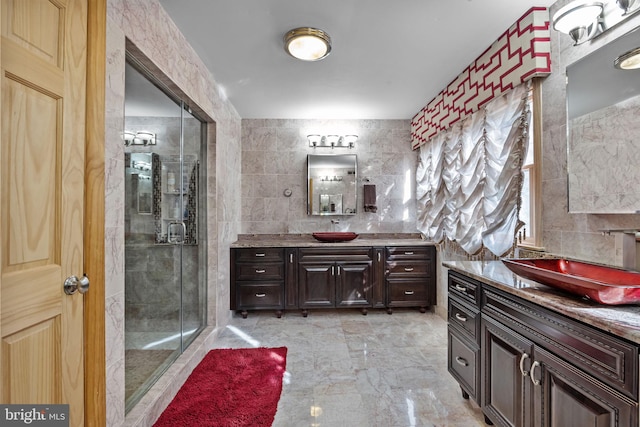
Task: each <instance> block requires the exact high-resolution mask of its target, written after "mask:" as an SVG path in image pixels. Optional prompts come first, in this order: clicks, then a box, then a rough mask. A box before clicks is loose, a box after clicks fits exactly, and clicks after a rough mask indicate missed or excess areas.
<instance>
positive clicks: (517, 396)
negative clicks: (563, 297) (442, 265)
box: [449, 271, 638, 427]
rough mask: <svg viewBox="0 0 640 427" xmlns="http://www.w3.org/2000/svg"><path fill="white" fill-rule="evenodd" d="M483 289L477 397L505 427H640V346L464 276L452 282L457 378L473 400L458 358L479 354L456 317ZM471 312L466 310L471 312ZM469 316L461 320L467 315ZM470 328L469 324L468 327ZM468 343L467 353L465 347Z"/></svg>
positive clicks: (454, 372)
mask: <svg viewBox="0 0 640 427" xmlns="http://www.w3.org/2000/svg"><path fill="white" fill-rule="evenodd" d="M464 283H467V284H472V285H475V286H477V287H478V291H479V292H478V291H476V292H475V294H476V301H477V302H478V304H477V305H476V307H475V308H476V309H480V312H479V315H480V322H479V324H478V325H477V326H476V328H478V329H476V330H477V331H478V332H479V335H478V336H479V340H478V341H477V342H476V343H477V344H479V352H480V362H481V363H480V364H479V365H478V366H477V370H476V375H477V377H478V378H479V379H480V390H479V394H477V395H476V397H479V398H478V399H477V402H478V403H479V405H480V406H481V408H482V411H483V413H484V414H485V418H486V420H487V422H490V423H493V424H495V425H499V426H515V427H519V426H526V427H531V426H557V427H560V426H562V427H584V426H594V427H595V426H625V427H626V426H638V346H637V345H636V344H634V343H630V342H627V341H626V340H623V339H621V338H618V337H616V336H614V335H611V334H609V333H606V332H604V331H601V330H599V329H596V328H594V327H591V326H589V325H586V324H583V323H581V322H578V321H575V320H573V319H570V318H568V317H566V316H564V315H561V314H559V313H556V312H553V311H551V310H547V309H545V308H543V307H541V306H538V305H536V304H533V303H531V302H528V301H525V300H522V299H520V298H518V297H516V296H514V295H511V294H508V293H506V292H503V291H501V290H498V289H495V288H493V287H492V286H490V285H486V284H484V283H480V282H476V281H473V280H472V279H470V278H467V277H466V276H464V275H461V274H459V273H456V272H453V271H451V272H450V276H449V299H450V303H449V331H450V335H449V353H450V357H449V365H450V372H451V373H452V375H453V376H454V377H455V378H456V379H457V380H458V382H459V383H460V386H461V388H462V389H463V396H464V394H465V390H466V391H467V393H468V394H469V395H471V392H470V391H469V389H472V387H471V386H470V385H469V383H471V382H472V381H471V380H470V379H469V378H471V375H470V374H467V375H466V376H465V375H464V373H465V372H466V371H465V370H464V369H459V368H458V367H457V366H456V364H455V357H457V356H456V354H458V353H459V354H461V355H462V356H460V357H464V352H465V351H469V350H473V349H475V348H476V347H475V344H476V343H473V342H472V340H470V339H469V337H470V335H471V334H470V333H469V328H464V327H460V326H461V325H459V324H456V323H455V322H454V321H453V320H452V318H453V317H455V316H456V314H460V310H459V309H460V306H459V305H460V304H463V306H462V309H469V308H470V307H471V305H470V304H467V303H469V302H470V299H469V298H466V297H465V296H464V295H468V293H467V292H466V290H465V291H456V290H454V289H455V288H456V285H458V286H459V287H460V288H461V289H462V288H464ZM463 311H464V310H463ZM463 315H464V313H463V314H461V316H463ZM462 323H465V324H467V323H466V322H462ZM464 339H467V341H466V344H467V347H464V346H461V345H460V341H461V340H464Z"/></svg>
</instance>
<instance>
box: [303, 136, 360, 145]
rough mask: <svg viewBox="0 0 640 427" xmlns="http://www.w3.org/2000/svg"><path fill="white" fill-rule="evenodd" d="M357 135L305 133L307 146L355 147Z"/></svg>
mask: <svg viewBox="0 0 640 427" xmlns="http://www.w3.org/2000/svg"><path fill="white" fill-rule="evenodd" d="M357 139H358V135H344V136H342V135H318V134H311V135H307V140H308V141H309V147H313V148H317V147H331V148H355V146H356V141H357Z"/></svg>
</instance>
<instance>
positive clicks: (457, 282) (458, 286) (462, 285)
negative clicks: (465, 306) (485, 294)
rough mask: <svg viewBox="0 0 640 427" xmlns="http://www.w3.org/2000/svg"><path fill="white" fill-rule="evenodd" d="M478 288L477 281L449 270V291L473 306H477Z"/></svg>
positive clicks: (478, 301)
mask: <svg viewBox="0 0 640 427" xmlns="http://www.w3.org/2000/svg"><path fill="white" fill-rule="evenodd" d="M480 289H481V287H480V286H479V284H478V283H474V282H472V281H470V280H468V279H466V278H462V277H460V276H457V275H456V274H455V272H453V271H450V272H449V293H450V294H453V295H456V296H458V297H459V298H460V299H461V300H462V301H466V302H468V303H469V304H471V305H473V306H477V307H479V303H480Z"/></svg>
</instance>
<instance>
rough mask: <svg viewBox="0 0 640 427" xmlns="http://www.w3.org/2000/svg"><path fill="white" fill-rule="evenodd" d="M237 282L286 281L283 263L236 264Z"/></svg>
mask: <svg viewBox="0 0 640 427" xmlns="http://www.w3.org/2000/svg"><path fill="white" fill-rule="evenodd" d="M236 280H284V264H283V263H277V264H276V263H266V262H264V263H251V264H239V263H238V264H236Z"/></svg>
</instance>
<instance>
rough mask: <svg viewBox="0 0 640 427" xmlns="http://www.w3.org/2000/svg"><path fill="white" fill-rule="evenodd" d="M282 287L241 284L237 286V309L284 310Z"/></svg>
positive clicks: (278, 284)
mask: <svg viewBox="0 0 640 427" xmlns="http://www.w3.org/2000/svg"><path fill="white" fill-rule="evenodd" d="M283 289H284V287H283V285H282V283H278V282H272V283H261V284H254V283H243V284H240V285H238V291H237V296H238V309H243V310H249V309H253V308H269V309H284V290H283Z"/></svg>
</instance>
